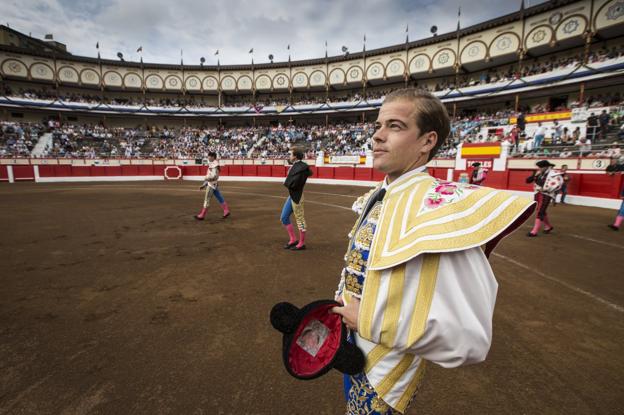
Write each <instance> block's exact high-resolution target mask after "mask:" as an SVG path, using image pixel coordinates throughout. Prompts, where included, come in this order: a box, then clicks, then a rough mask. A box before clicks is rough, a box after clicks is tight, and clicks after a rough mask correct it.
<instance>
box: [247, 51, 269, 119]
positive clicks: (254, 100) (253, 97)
mask: <svg viewBox="0 0 624 415" xmlns="http://www.w3.org/2000/svg"><path fill="white" fill-rule="evenodd" d="M249 53H250V54H251V79H256V71H255V68H254V59H253V53H254V48H251V49H249ZM272 90H273V85H272V84H271V91H272ZM251 97H252V102H253V106H254V108H256V88H255V85H254V87H253V88H252V89H251Z"/></svg>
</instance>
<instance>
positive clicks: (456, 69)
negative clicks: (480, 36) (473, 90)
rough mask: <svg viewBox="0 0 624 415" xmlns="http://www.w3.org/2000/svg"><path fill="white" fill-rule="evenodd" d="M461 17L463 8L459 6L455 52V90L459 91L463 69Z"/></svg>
mask: <svg viewBox="0 0 624 415" xmlns="http://www.w3.org/2000/svg"><path fill="white" fill-rule="evenodd" d="M460 16H461V6H459V7H458V8H457V31H456V37H457V48H456V50H455V65H454V66H455V89H459V70H460V68H461V64H460V63H459V60H460V56H459V29H460V24H459V19H460Z"/></svg>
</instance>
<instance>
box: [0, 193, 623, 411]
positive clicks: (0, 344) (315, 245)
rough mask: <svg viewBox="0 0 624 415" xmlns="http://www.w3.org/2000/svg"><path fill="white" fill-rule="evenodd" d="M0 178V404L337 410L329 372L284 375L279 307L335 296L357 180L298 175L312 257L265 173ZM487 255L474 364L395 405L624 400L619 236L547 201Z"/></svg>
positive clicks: (575, 405) (618, 406) (577, 407)
mask: <svg viewBox="0 0 624 415" xmlns="http://www.w3.org/2000/svg"><path fill="white" fill-rule="evenodd" d="M197 186H198V184H197V183H189V182H183V183H161V182H158V183H123V184H112V183H107V184H34V183H19V184H15V185H8V184H2V185H0V200H1V201H2V203H1V204H0V215H1V217H2V221H1V222H0V235H1V236H0V262H1V264H2V266H1V268H0V269H1V271H2V272H1V274H2V277H1V282H2V288H1V289H0V414H2V415H4V414H63V415H64V414H72V415H73V414H115V415H119V414H150V415H153V414H191V415H196V414H286V413H287V414H340V413H343V410H344V400H343V396H342V389H341V388H342V379H341V375H340V374H339V373H338V372H336V371H333V372H331V373H330V374H329V375H327V376H324V377H322V378H320V379H318V380H315V381H311V382H302V381H296V380H294V379H293V378H291V377H290V376H288V375H287V373H286V371H285V370H284V368H283V366H282V362H281V356H280V347H281V338H280V336H279V335H278V333H277V332H276V331H274V330H273V329H272V327H271V326H270V324H269V319H268V314H269V310H270V309H271V307H272V305H273V304H275V303H276V302H279V301H283V300H288V301H291V302H293V303H295V304H298V305H303V304H306V303H308V302H310V301H312V300H316V299H320V298H331V297H332V296H333V292H334V290H335V286H336V284H337V282H338V276H339V273H340V269H341V266H342V256H343V253H344V250H345V249H346V244H347V240H346V234H347V232H348V231H349V230H350V228H351V226H352V225H353V221H354V220H355V216H354V214H353V213H352V212H351V211H350V209H349V208H350V206H351V204H352V202H353V200H354V196H355V195H359V194H361V193H363V192H364V191H365V189H364V188H359V187H346V186H320V185H308V189H307V190H308V192H307V194H306V216H307V221H308V227H309V232H308V235H309V236H308V240H309V242H308V244H307V245H308V248H309V249H308V250H307V251H302V252H292V251H285V250H283V249H282V244H283V243H284V242H285V232H284V231H283V229H282V228H281V226H280V224H279V213H280V209H281V206H282V204H283V201H284V198H285V194H286V192H285V189H284V188H283V187H282V186H281V185H280V184H273V183H233V182H226V183H223V185H222V191H223V194H224V196H225V198H226V199H227V200H228V201H229V203H230V206H231V209H232V217H231V218H229V219H227V220H222V219H221V218H220V216H221V212H220V209H219V206H218V205H217V204H216V202H215V201H214V200H213V206H212V209H211V210H210V211H209V213H208V215H207V220H205V221H204V222H196V221H195V220H193V218H192V215H193V214H195V213H197V211H198V209H199V207H200V206H201V202H202V193H201V192H199V191H198V190H197ZM550 212H551V217H552V219H551V220H552V222H553V224H554V225H555V227H556V229H555V232H554V233H553V234H551V235H540V237H539V238H535V239H529V238H526V237H525V236H524V234H525V233H526V231H527V230H528V226H525V228H523V229H522V230H521V231H520V232H517V233H516V234H515V235H513V236H512V237H510V238H508V239H506V240H505V241H504V242H503V243H502V244H501V245H500V246H499V248H498V250H497V251H496V252H495V253H494V255H493V256H492V257H491V263H492V266H493V268H494V271H495V274H496V276H497V278H498V281H499V283H500V287H499V297H498V303H497V307H496V313H495V318H494V320H495V321H494V342H493V346H492V350H491V352H490V355H489V357H488V359H487V361H486V362H485V363H483V364H480V365H477V366H471V367H465V368H460V369H442V368H439V367H436V366H434V365H429V367H428V372H427V376H426V378H425V383H424V384H423V386H422V388H421V390H420V393H419V395H418V397H417V399H416V400H415V402H414V403H413V405H412V407H411V408H410V411H409V412H408V413H409V414H480V415H481V414H540V415H543V414H615V413H623V412H622V411H624V403H623V401H622V397H623V396H624V290H623V287H624V232H619V233H616V232H613V231H611V230H610V229H608V228H607V227H606V224H607V223H610V222H611V221H612V219H613V217H614V215H615V211H611V210H604V209H595V208H584V207H576V206H557V207H555V208H551V210H550Z"/></svg>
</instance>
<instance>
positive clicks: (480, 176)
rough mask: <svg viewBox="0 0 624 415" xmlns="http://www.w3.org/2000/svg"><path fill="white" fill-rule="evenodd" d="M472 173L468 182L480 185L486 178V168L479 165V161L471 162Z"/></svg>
mask: <svg viewBox="0 0 624 415" xmlns="http://www.w3.org/2000/svg"><path fill="white" fill-rule="evenodd" d="M472 167H473V170H472V174H471V175H470V184H476V185H478V186H481V185H482V184H483V182H484V181H485V179H486V178H487V173H488V169H486V168H485V167H481V163H479V162H476V163H472Z"/></svg>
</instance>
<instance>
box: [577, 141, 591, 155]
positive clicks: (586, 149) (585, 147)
mask: <svg viewBox="0 0 624 415" xmlns="http://www.w3.org/2000/svg"><path fill="white" fill-rule="evenodd" d="M574 145H575V146H577V147H578V152H579V157H584V156H586V155H588V154H589V153H591V149H592V146H591V140H590V139H589V138H588V137H585V138H581V139H579V140H578V141H577V142H576V143H574Z"/></svg>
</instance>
